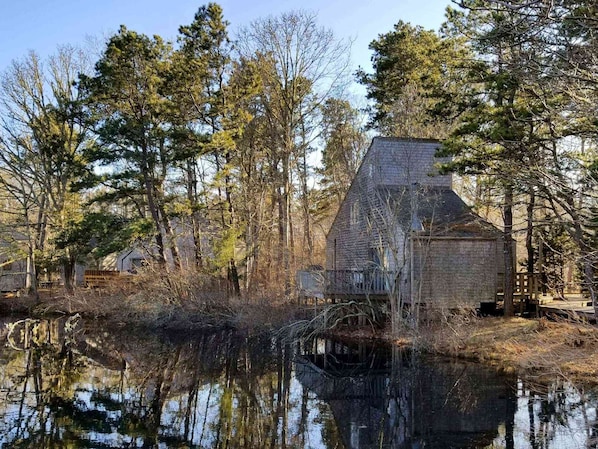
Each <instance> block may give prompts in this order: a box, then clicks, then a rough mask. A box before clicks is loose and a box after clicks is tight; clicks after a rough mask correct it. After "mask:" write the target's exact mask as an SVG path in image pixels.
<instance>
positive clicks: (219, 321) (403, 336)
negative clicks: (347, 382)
mask: <svg viewBox="0 0 598 449" xmlns="http://www.w3.org/2000/svg"><path fill="white" fill-rule="evenodd" d="M0 313H1V314H2V315H3V316H10V315H18V316H30V317H36V318H44V317H45V318H47V317H51V316H61V315H63V316H64V315H72V314H75V313H79V314H80V315H81V316H82V318H84V319H93V320H97V321H104V322H105V324H106V326H107V327H109V326H116V327H123V326H130V327H136V328H142V329H146V330H151V329H155V330H156V331H170V330H173V331H178V332H194V331H197V330H200V329H214V328H218V327H222V328H234V329H236V330H238V331H241V332H250V333H256V332H260V333H261V332H265V331H276V330H277V329H282V328H284V327H286V326H289V325H292V323H294V322H299V321H300V311H299V309H297V308H294V307H293V306H292V305H290V304H288V303H287V304H284V303H275V302H272V301H266V300H263V301H260V302H257V303H250V302H247V301H238V302H235V303H230V302H228V303H226V304H212V305H211V306H210V307H206V305H205V304H202V305H201V307H200V306H199V305H197V304H196V305H194V307H185V306H181V305H180V304H166V305H165V304H157V305H155V307H152V304H148V303H147V301H144V302H143V303H142V304H141V303H139V302H138V301H135V300H134V298H129V297H127V298H123V297H122V296H121V297H118V298H111V297H109V296H89V295H84V296H83V297H66V296H65V297H57V298H42V301H41V302H35V301H33V300H32V299H31V298H26V297H22V298H16V297H15V298H4V299H2V307H1V308H0ZM326 335H328V336H331V337H335V338H340V339H345V340H348V341H370V342H376V341H379V342H382V343H387V344H393V345H397V346H402V347H408V348H411V349H414V350H417V351H421V352H425V353H429V354H436V355H444V356H448V357H453V358H458V359H464V360H471V361H475V362H479V363H483V364H485V365H489V366H493V367H495V368H496V369H498V370H499V371H502V372H505V373H515V372H516V373H518V374H520V375H522V376H529V377H532V378H534V379H536V380H538V381H539V382H541V381H542V379H546V380H550V379H554V378H555V376H557V377H560V378H562V379H564V380H567V381H569V382H571V383H573V384H583V385H589V386H596V385H598V327H597V326H594V325H591V324H587V323H583V322H573V321H566V320H552V321H549V320H548V319H546V318H518V317H515V318H503V317H483V318H480V317H475V316H472V315H454V316H449V317H445V318H444V319H441V320H440V321H433V322H424V323H422V324H421V325H420V326H419V327H418V328H417V329H408V328H404V329H403V331H402V332H400V333H399V335H397V336H394V337H393V336H391V335H390V332H389V331H388V330H387V329H384V328H381V329H372V328H371V327H361V328H356V327H354V326H352V327H346V326H339V327H338V328H336V329H332V330H330V331H328V332H326Z"/></svg>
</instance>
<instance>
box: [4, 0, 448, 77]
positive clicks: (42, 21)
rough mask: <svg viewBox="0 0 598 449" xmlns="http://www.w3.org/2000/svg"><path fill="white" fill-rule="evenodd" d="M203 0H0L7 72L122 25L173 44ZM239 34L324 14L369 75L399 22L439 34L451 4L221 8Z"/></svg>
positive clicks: (271, 1) (426, 0) (344, 0)
mask: <svg viewBox="0 0 598 449" xmlns="http://www.w3.org/2000/svg"><path fill="white" fill-rule="evenodd" d="M206 3H208V2H207V1H205V2H203V1H197V0H166V1H165V0H101V1H99V0H0V72H3V71H4V70H5V69H6V67H7V66H8V64H9V63H10V61H11V60H13V59H15V58H21V57H22V56H24V55H26V53H27V52H28V51H29V50H35V51H36V52H37V53H39V54H40V55H41V56H47V55H48V54H51V53H53V52H54V51H55V50H56V48H57V46H58V45H62V44H75V45H77V44H81V43H83V42H84V41H85V39H86V36H88V35H89V36H95V37H98V38H101V37H102V36H106V35H110V34H111V33H113V32H114V31H115V30H117V29H118V27H119V25H121V24H123V25H126V26H127V28H129V29H132V30H135V31H137V32H140V33H145V34H148V35H153V34H159V35H160V36H162V37H163V38H165V39H169V40H173V39H174V38H175V37H176V34H177V30H178V27H179V26H180V25H185V24H188V23H190V22H191V21H192V20H193V15H194V14H195V12H196V11H197V9H198V8H199V6H201V5H203V4H206ZM217 3H219V4H220V5H221V6H222V8H223V10H224V17H225V18H226V19H227V20H228V21H229V22H230V24H231V27H230V31H231V34H232V35H234V32H235V29H237V28H238V27H240V26H243V25H246V24H248V23H250V22H251V21H252V20H255V19H256V18H258V17H265V16H268V15H272V14H273V15H276V14H279V13H281V12H284V11H289V10H293V9H305V10H310V11H316V12H317V13H318V20H319V23H320V24H321V25H323V26H326V27H328V28H331V29H332V30H333V31H334V32H335V35H336V36H337V37H339V38H352V39H354V40H355V41H354V43H353V47H352V59H353V65H354V68H357V66H359V65H361V66H363V67H364V68H366V69H368V70H369V69H370V63H369V60H370V51H369V50H368V48H367V47H368V44H369V43H370V42H371V41H372V40H373V39H375V38H376V36H378V34H380V33H385V32H387V31H390V30H391V29H392V26H393V25H394V24H395V23H396V22H398V21H399V20H403V21H406V22H411V23H413V24H417V25H422V26H424V27H426V28H431V29H438V27H439V25H440V24H441V23H442V21H443V16H444V10H445V8H446V6H447V5H449V4H450V0H250V1H243V0H220V1H218V2H217Z"/></svg>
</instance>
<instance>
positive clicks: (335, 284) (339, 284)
mask: <svg viewBox="0 0 598 449" xmlns="http://www.w3.org/2000/svg"><path fill="white" fill-rule="evenodd" d="M392 282H394V273H392V272H389V271H384V270H377V269H374V270H328V271H326V293H327V294H332V295H383V294H387V293H389V292H390V290H391V285H392V284H391V283H392Z"/></svg>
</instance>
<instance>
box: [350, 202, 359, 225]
mask: <svg viewBox="0 0 598 449" xmlns="http://www.w3.org/2000/svg"><path fill="white" fill-rule="evenodd" d="M351 224H352V225H358V224H359V201H355V202H354V203H353V204H351Z"/></svg>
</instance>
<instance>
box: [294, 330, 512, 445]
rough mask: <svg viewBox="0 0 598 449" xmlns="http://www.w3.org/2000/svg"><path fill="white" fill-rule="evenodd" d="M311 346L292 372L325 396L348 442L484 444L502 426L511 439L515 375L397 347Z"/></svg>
mask: <svg viewBox="0 0 598 449" xmlns="http://www.w3.org/2000/svg"><path fill="white" fill-rule="evenodd" d="M308 346H309V348H307V349H306V350H305V351H304V354H303V355H302V356H300V357H298V359H297V363H296V375H297V378H298V379H299V381H300V382H301V383H302V384H303V385H304V386H305V387H307V388H308V389H310V390H311V391H313V392H314V393H315V394H316V395H317V396H318V397H319V398H320V399H322V400H324V401H326V402H328V404H329V405H330V408H331V410H332V413H333V414H334V418H335V421H336V422H337V425H338V426H339V431H340V433H341V435H342V439H343V442H344V445H345V447H346V448H347V449H364V448H374V447H387V448H397V449H404V448H405V449H407V448H409V449H416V448H417V449H420V448H429V447H432V448H484V447H487V446H488V445H491V444H492V442H493V440H494V439H495V438H496V437H497V435H498V433H499V428H500V427H503V426H504V427H503V428H504V430H505V432H506V441H505V443H506V446H507V448H508V447H513V421H514V415H515V410H516V407H517V397H516V392H515V391H514V390H513V385H515V379H513V378H506V377H504V376H501V375H498V374H497V373H496V372H494V371H492V370H489V369H486V368H484V367H482V366H479V365H476V364H472V363H465V362H455V361H446V360H443V361H440V360H438V359H434V360H433V361H431V360H426V358H425V357H419V356H416V355H414V354H412V353H409V352H405V351H402V350H400V349H398V348H394V349H390V348H381V347H379V346H378V347H376V348H373V347H370V348H368V347H366V346H364V345H357V344H356V345H355V346H351V345H347V344H343V343H339V342H334V341H331V340H316V341H314V342H313V344H310V345H308Z"/></svg>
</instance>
